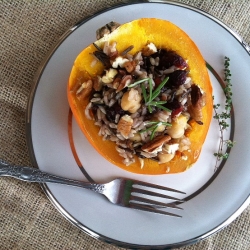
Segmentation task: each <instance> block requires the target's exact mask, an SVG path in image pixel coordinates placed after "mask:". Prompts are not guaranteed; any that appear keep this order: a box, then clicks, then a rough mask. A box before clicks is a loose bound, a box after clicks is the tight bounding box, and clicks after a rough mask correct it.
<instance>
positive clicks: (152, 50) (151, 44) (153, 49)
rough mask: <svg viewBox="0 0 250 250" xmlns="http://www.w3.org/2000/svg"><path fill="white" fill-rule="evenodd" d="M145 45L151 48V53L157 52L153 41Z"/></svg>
mask: <svg viewBox="0 0 250 250" xmlns="http://www.w3.org/2000/svg"><path fill="white" fill-rule="evenodd" d="M147 47H148V48H149V49H150V50H151V52H152V53H155V52H157V48H156V46H155V45H154V44H153V43H149V44H147Z"/></svg>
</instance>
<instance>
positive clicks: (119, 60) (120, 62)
mask: <svg viewBox="0 0 250 250" xmlns="http://www.w3.org/2000/svg"><path fill="white" fill-rule="evenodd" d="M128 61H129V60H128V59H127V58H123V57H121V56H118V57H116V58H115V60H114V61H113V63H112V67H113V68H118V67H119V66H120V67H121V68H124V63H125V62H128Z"/></svg>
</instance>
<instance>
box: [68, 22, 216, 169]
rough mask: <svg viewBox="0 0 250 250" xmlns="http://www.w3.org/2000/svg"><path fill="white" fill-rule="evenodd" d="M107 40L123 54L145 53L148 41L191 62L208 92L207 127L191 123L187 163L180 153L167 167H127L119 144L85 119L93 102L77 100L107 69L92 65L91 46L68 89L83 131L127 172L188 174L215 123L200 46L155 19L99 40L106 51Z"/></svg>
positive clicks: (76, 65) (148, 164)
mask: <svg viewBox="0 0 250 250" xmlns="http://www.w3.org/2000/svg"><path fill="white" fill-rule="evenodd" d="M106 41H109V42H117V50H118V51H119V52H121V51H123V50H125V49H126V48H127V47H128V46H130V45H133V46H134V48H133V50H131V51H130V53H131V54H134V53H136V52H137V51H141V50H142V48H143V47H144V46H145V45H146V44H147V43H148V42H152V43H154V44H155V45H156V47H157V48H158V49H159V48H164V49H167V50H173V51H175V52H176V53H177V54H178V55H180V56H181V57H183V58H184V59H185V60H188V65H189V69H190V73H189V76H190V77H191V78H192V80H193V82H194V83H196V84H197V85H198V86H199V87H200V88H201V89H202V90H203V91H204V92H205V93H206V95H205V102H206V105H205V106H204V107H203V109H202V114H203V125H198V124H197V123H196V122H194V121H191V122H189V124H190V126H191V127H192V131H191V132H190V133H189V134H188V137H189V139H190V142H191V147H190V151H185V156H186V157H187V160H186V159H183V158H182V157H181V155H180V154H176V156H175V157H174V159H173V160H171V161H170V162H168V163H164V164H158V163H157V162H154V161H152V160H148V159H145V160H144V167H143V168H141V164H140V162H139V160H138V159H136V162H135V163H133V164H131V165H129V166H125V165H124V164H123V163H122V160H123V158H122V157H121V156H119V154H118V152H117V151H116V149H115V143H114V142H111V141H103V140H102V137H101V136H99V135H98V131H99V127H97V126H95V125H94V121H93V120H89V119H87V117H86V116H85V113H84V110H85V108H86V106H87V104H88V102H89V100H88V99H87V98H86V99H81V100H79V99H78V98H77V97H76V91H77V86H79V85H78V84H79V81H81V82H83V81H86V80H89V79H91V78H93V77H94V76H96V75H101V74H102V72H103V70H104V66H103V64H102V63H101V62H99V61H98V62H97V63H96V64H95V65H94V66H93V65H92V62H93V60H94V57H93V56H92V53H93V52H94V51H96V48H95V47H94V45H92V44H91V45H89V46H88V47H87V48H85V49H84V50H83V51H82V52H81V53H80V54H79V55H78V56H77V58H76V60H75V62H74V65H73V68H72V71H71V74H70V77H69V82H68V88H67V94H68V100H69V105H70V108H71V110H72V112H73V115H74V117H75V119H76V121H77V123H78V125H79V126H80V128H81V130H82V132H83V133H84V135H85V136H86V138H87V139H88V140H89V142H90V143H91V144H92V146H93V147H94V148H95V149H96V150H97V151H98V152H99V153H100V154H101V155H102V156H104V157H105V158H106V159H107V160H109V161H110V162H111V163H113V164H115V165H116V166H118V167H121V168H123V169H125V170H127V171H130V172H134V173H139V174H166V172H168V173H179V172H183V171H185V170H186V169H187V168H189V167H190V166H191V165H192V164H194V163H195V162H196V161H197V159H198V157H199V154H200V151H201V148H202V145H203V143H204V141H205V138H206V135H207V132H208V128H209V125H210V122H211V118H212V109H213V101H212V86H211V83H210V79H209V76H208V72H207V69H206V66H205V61H204V59H203V57H202V55H201V54H200V52H199V50H198V48H197V46H196V45H195V44H194V42H193V41H192V40H191V39H190V38H189V37H188V35H187V34H186V33H185V32H183V31H182V30H181V29H180V28H178V27H177V26H176V25H174V24H172V23H171V22H168V21H164V20H159V19H154V18H143V19H139V20H135V21H132V22H130V23H126V24H123V25H122V26H120V27H119V28H118V29H116V30H115V31H113V32H112V33H111V34H110V35H107V36H105V37H103V38H101V39H100V40H98V41H96V42H95V44H97V45H98V46H99V47H101V48H102V47H103V45H104V43H105V42H106ZM83 150H84V149H83Z"/></svg>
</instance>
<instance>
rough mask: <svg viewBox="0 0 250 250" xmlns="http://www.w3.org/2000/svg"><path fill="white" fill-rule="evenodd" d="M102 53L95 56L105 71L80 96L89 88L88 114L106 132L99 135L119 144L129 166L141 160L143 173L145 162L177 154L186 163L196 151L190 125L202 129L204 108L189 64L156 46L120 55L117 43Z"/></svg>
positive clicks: (124, 161)
mask: <svg viewBox="0 0 250 250" xmlns="http://www.w3.org/2000/svg"><path fill="white" fill-rule="evenodd" d="M94 45H95V44H94ZM95 46H96V45H95ZM96 48H97V51H95V52H94V56H95V57H96V58H97V59H98V60H100V61H101V62H102V63H103V64H104V65H105V70H104V72H103V74H102V75H100V76H96V77H95V78H94V79H91V80H89V81H87V82H85V83H83V84H82V85H81V87H80V88H79V89H78V91H77V94H78V95H80V94H81V92H82V91H83V90H84V86H88V90H90V91H88V95H89V100H90V101H89V104H88V105H87V107H86V110H85V114H86V116H87V117H88V118H89V119H94V120H95V125H97V126H99V127H100V130H99V135H100V136H102V137H103V140H111V141H114V142H115V143H116V150H117V152H118V153H119V154H120V156H122V157H123V158H124V160H123V163H124V164H125V165H130V164H131V163H133V162H134V161H135V155H137V156H138V157H139V159H140V163H141V166H142V167H143V164H144V162H143V159H144V158H149V159H151V160H155V161H157V162H159V163H160V164H161V163H165V162H168V161H170V160H171V159H173V157H174V156H175V154H176V152H180V154H181V155H182V159H184V160H185V159H186V157H185V152H184V151H186V150H189V148H190V141H189V138H188V137H186V136H185V134H186V132H187V131H188V130H189V129H191V128H190V126H189V124H188V121H189V120H190V119H194V120H196V121H197V122H198V123H199V124H201V125H202V122H201V121H202V112H201V108H202V106H204V103H203V99H204V98H203V92H202V90H201V89H200V88H199V87H198V85H196V84H194V83H193V81H192V79H191V78H190V77H189V71H188V70H189V67H188V64H187V61H185V60H184V59H183V58H182V57H181V56H179V55H177V54H176V53H175V52H173V51H167V50H165V49H157V48H156V46H155V45H154V44H153V43H148V44H147V45H145V48H143V50H142V51H138V52H137V53H135V54H133V55H132V54H130V51H131V50H132V49H133V46H130V47H128V48H127V49H126V50H124V51H122V52H119V51H117V49H116V43H115V42H113V43H111V44H109V43H108V42H106V43H105V45H104V47H103V49H100V48H99V47H98V46H96ZM90 86H91V87H90ZM86 91H87V89H86Z"/></svg>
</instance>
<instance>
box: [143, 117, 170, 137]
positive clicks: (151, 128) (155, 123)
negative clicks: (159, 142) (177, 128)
mask: <svg viewBox="0 0 250 250" xmlns="http://www.w3.org/2000/svg"><path fill="white" fill-rule="evenodd" d="M147 125H152V126H150V127H148V128H146V129H143V130H140V131H139V133H144V132H147V131H152V132H151V135H150V140H153V139H154V136H155V132H156V130H157V128H158V127H159V126H161V125H165V126H172V125H171V123H168V122H160V121H151V122H147V124H146V126H147Z"/></svg>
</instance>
